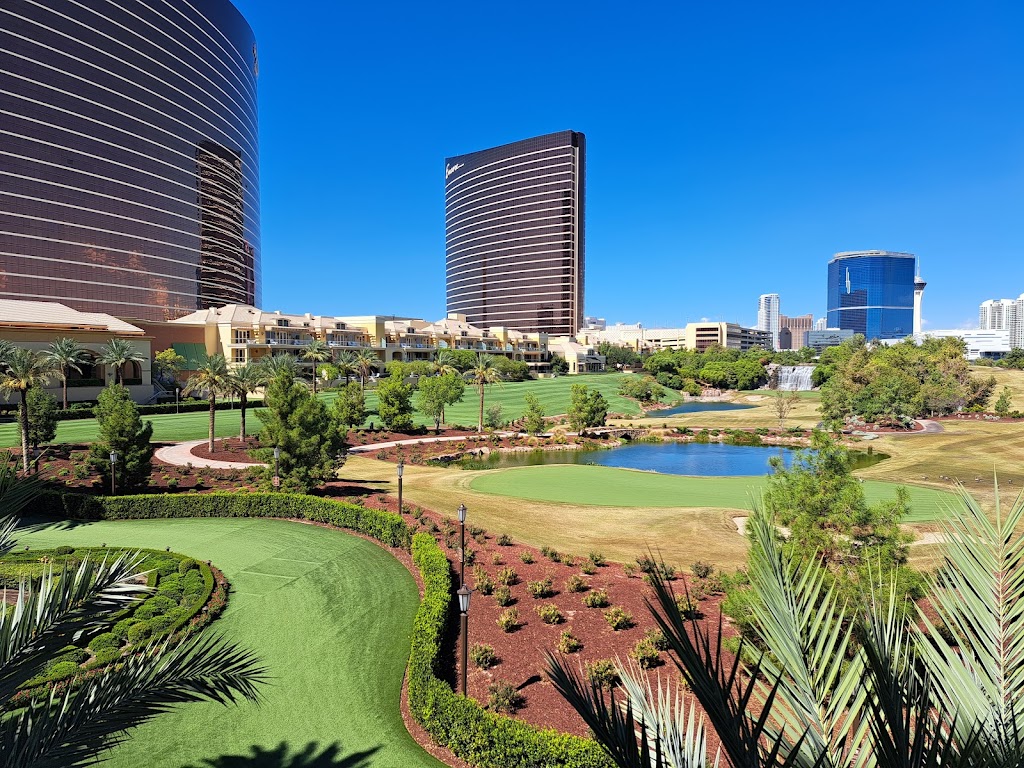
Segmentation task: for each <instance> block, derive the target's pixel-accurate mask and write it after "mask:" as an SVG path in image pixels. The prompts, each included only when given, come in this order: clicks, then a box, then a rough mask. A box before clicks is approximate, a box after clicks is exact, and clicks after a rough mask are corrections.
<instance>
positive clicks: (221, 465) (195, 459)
mask: <svg viewBox="0 0 1024 768" xmlns="http://www.w3.org/2000/svg"><path fill="white" fill-rule="evenodd" d="M205 442H207V440H188V441H187V442H184V443H175V444H174V445H165V446H164V447H163V448H157V449H156V453H155V456H156V457H157V458H158V459H160V461H165V462H167V463H168V464H174V465H175V466H178V467H183V466H185V465H186V464H191V465H192V466H193V467H210V468H211V469H249V467H265V466H266V464H260V463H258V462H252V463H250V462H246V461H218V460H216V459H204V458H201V457H199V456H196V455H195V454H193V453H192V449H193V448H195V447H196V446H197V445H202V444H203V443H205Z"/></svg>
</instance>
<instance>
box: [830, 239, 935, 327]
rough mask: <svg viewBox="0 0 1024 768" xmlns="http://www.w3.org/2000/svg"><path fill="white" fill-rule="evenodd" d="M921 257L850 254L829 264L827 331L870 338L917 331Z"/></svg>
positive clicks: (841, 255)
mask: <svg viewBox="0 0 1024 768" xmlns="http://www.w3.org/2000/svg"><path fill="white" fill-rule="evenodd" d="M916 262H917V260H916V258H915V257H914V254H912V253H897V252H893V251H847V252H844V253H837V254H836V255H835V256H834V257H833V258H832V260H831V261H830V262H829V263H828V328H841V329H843V330H851V331H853V332H854V333H859V334H863V335H864V336H865V337H867V338H868V339H869V340H871V339H902V338H904V337H905V336H909V335H910V334H911V333H913V330H914V292H915V290H916V287H915V278H916V269H915V267H916Z"/></svg>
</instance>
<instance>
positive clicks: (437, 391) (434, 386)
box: [417, 373, 466, 432]
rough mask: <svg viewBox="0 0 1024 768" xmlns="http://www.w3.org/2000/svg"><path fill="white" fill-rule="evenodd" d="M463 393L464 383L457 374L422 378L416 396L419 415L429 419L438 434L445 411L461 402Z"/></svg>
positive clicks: (464, 390) (464, 389)
mask: <svg viewBox="0 0 1024 768" xmlns="http://www.w3.org/2000/svg"><path fill="white" fill-rule="evenodd" d="M465 392H466V382H465V381H463V379H462V377H461V376H459V375H458V374H457V373H446V374H444V375H443V376H426V377H423V378H421V379H420V386H419V395H418V396H417V399H418V408H419V410H420V413H422V414H423V415H424V416H426V417H427V418H428V419H431V420H432V421H433V422H434V428H435V429H436V430H437V431H438V432H440V431H441V423H442V422H443V421H444V413H445V409H446V408H447V407H448V406H449V405H454V404H455V403H457V402H459V401H460V400H462V396H463V395H464V394H465Z"/></svg>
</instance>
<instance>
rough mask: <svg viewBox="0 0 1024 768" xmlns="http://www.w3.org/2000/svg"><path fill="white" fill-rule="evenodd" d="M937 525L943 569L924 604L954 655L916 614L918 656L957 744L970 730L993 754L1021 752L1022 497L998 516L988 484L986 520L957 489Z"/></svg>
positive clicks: (1023, 733)
mask: <svg viewBox="0 0 1024 768" xmlns="http://www.w3.org/2000/svg"><path fill="white" fill-rule="evenodd" d="M958 492H959V497H960V504H959V505H958V506H956V507H955V508H953V509H951V510H949V514H948V517H947V520H946V523H945V526H944V528H945V534H946V535H945V539H946V541H945V544H944V555H945V560H946V563H945V567H944V568H942V570H941V571H940V572H939V575H938V578H937V580H936V583H935V584H934V588H933V590H932V604H933V605H934V606H935V610H936V612H937V613H938V615H939V617H940V618H941V620H942V621H943V622H944V623H945V625H946V627H947V628H948V629H949V631H950V633H951V634H952V635H953V637H954V638H955V640H956V643H957V645H958V648H957V649H954V648H951V647H950V646H949V644H948V643H947V642H946V641H945V640H944V639H943V638H942V637H941V636H940V635H939V632H938V630H937V628H936V627H935V626H934V625H933V624H932V622H930V621H929V620H928V618H927V617H926V616H923V615H922V619H923V622H922V623H923V624H924V625H925V632H926V633H927V636H928V639H929V642H926V643H923V644H922V648H921V656H922V659H923V661H924V662H925V664H926V665H927V666H928V667H929V669H930V670H931V672H932V679H933V681H934V687H935V692H936V696H937V698H938V700H939V702H940V704H941V705H942V706H943V708H945V709H946V710H948V711H959V712H960V715H961V716H960V719H959V721H958V722H959V726H960V734H959V735H960V737H961V738H965V737H966V735H967V733H968V730H969V729H971V728H973V727H974V725H975V723H980V724H982V726H983V728H982V733H983V739H984V740H985V741H986V742H987V743H988V746H989V747H990V748H991V749H992V750H993V751H994V752H995V753H996V754H1001V755H1005V756H1010V755H1020V754H1022V753H1024V739H1022V736H1024V705H1022V702H1024V535H1020V534H1017V533H1016V531H1017V529H1018V528H1019V527H1020V524H1021V521H1022V519H1024V494H1022V495H1020V496H1018V497H1017V499H1016V501H1015V503H1014V504H1013V506H1012V507H1011V509H1010V511H1009V513H1008V514H1005V515H1004V513H1003V509H1002V505H1001V502H1000V498H999V488H998V484H997V485H996V508H995V516H994V521H991V520H990V519H989V517H988V516H987V515H986V514H985V511H984V510H983V509H982V508H981V506H980V505H979V504H978V502H977V501H976V500H975V499H974V498H972V497H971V496H970V494H968V493H967V491H966V490H965V489H964V488H963V486H960V487H959V488H958Z"/></svg>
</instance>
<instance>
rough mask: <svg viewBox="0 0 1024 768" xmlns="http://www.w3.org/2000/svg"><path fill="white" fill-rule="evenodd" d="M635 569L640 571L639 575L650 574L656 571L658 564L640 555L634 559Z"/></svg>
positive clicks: (652, 559)
mask: <svg viewBox="0 0 1024 768" xmlns="http://www.w3.org/2000/svg"><path fill="white" fill-rule="evenodd" d="M636 565H637V568H639V569H640V572H641V573H646V574H652V573H655V572H656V571H657V570H658V564H657V563H656V562H655V561H654V558H653V557H648V556H647V555H642V556H641V557H638V558H637V559H636Z"/></svg>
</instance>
